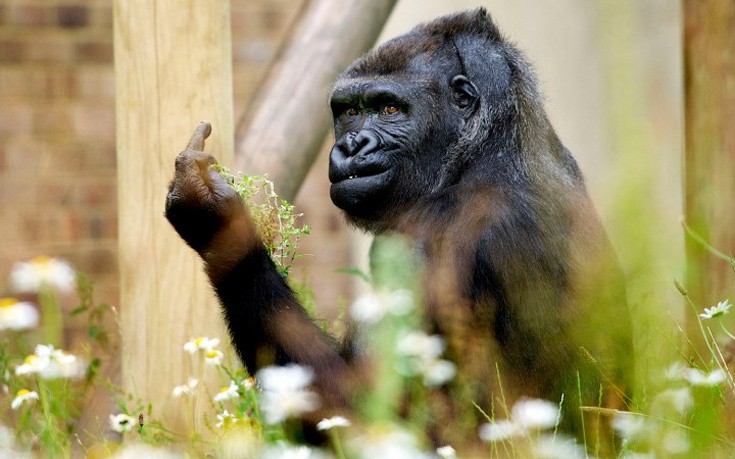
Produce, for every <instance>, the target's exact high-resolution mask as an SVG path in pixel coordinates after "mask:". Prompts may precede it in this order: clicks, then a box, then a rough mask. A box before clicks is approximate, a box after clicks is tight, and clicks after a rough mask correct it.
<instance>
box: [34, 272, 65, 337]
mask: <svg viewBox="0 0 735 459" xmlns="http://www.w3.org/2000/svg"><path fill="white" fill-rule="evenodd" d="M38 302H39V303H40V305H41V317H42V320H43V326H42V330H43V339H44V342H45V343H47V344H51V345H52V346H54V347H55V348H56V349H59V348H61V347H63V346H62V345H63V339H64V319H63V317H62V315H61V308H60V307H59V301H58V299H57V297H56V293H55V292H54V291H53V290H52V289H51V288H49V287H47V286H42V287H41V289H40V290H39V291H38Z"/></svg>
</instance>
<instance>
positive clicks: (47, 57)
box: [25, 34, 72, 62]
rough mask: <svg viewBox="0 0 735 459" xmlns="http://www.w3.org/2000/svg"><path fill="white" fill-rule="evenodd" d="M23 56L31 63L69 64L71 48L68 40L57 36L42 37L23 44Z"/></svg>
mask: <svg viewBox="0 0 735 459" xmlns="http://www.w3.org/2000/svg"><path fill="white" fill-rule="evenodd" d="M25 46H26V50H25V53H26V54H25V56H26V58H27V59H28V60H29V61H33V62H70V60H71V58H72V46H71V43H70V42H69V40H68V39H67V38H66V37H65V36H63V35H58V34H51V35H44V36H40V37H36V38H34V39H32V40H28V41H27V42H26V43H25Z"/></svg>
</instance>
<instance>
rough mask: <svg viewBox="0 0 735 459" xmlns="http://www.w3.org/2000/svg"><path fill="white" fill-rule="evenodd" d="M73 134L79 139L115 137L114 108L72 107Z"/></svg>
mask: <svg viewBox="0 0 735 459" xmlns="http://www.w3.org/2000/svg"><path fill="white" fill-rule="evenodd" d="M72 116H73V119H74V134H75V135H76V136H78V137H80V138H98V137H110V136H114V135H115V111H114V107H113V106H112V105H110V106H109V107H99V106H94V105H81V106H76V107H73V115H72Z"/></svg>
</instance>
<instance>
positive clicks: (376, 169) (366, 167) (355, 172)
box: [329, 163, 390, 184]
mask: <svg viewBox="0 0 735 459" xmlns="http://www.w3.org/2000/svg"><path fill="white" fill-rule="evenodd" d="M329 172H330V174H329V179H330V181H331V182H332V184H338V183H342V182H347V181H353V180H359V179H365V178H370V177H376V176H380V175H384V174H386V173H387V172H390V167H389V166H386V165H385V164H380V163H369V164H360V165H359V167H355V165H354V164H350V167H339V168H331V169H330V171H329Z"/></svg>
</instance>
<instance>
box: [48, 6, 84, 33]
mask: <svg viewBox="0 0 735 459" xmlns="http://www.w3.org/2000/svg"><path fill="white" fill-rule="evenodd" d="M56 20H57V21H58V24H59V25H60V26H61V27H64V28H79V27H85V26H87V25H89V7H88V6H86V5H64V6H59V7H57V9H56Z"/></svg>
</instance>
